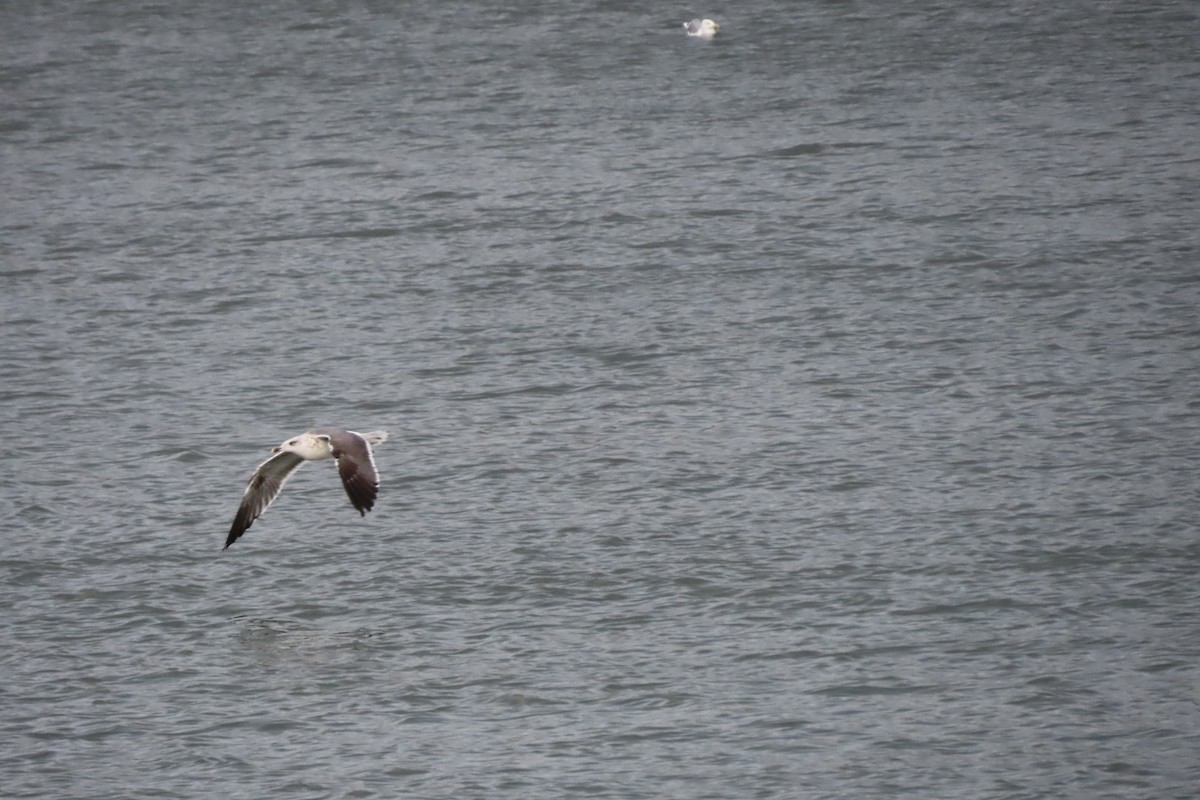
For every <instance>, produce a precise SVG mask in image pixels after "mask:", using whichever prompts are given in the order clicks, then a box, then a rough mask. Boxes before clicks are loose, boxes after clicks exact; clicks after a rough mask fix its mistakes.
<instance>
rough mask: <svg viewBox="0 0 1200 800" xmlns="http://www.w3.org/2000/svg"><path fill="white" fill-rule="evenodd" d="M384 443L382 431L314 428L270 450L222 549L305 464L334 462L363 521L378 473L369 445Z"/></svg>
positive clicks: (372, 502) (375, 489) (371, 503)
mask: <svg viewBox="0 0 1200 800" xmlns="http://www.w3.org/2000/svg"><path fill="white" fill-rule="evenodd" d="M385 439H387V434H386V433H385V432H383V431H372V432H371V433H355V432H354V431H343V430H340V429H338V428H318V429H316V430H311V431H308V432H307V433H302V434H300V435H299V436H296V437H293V438H291V439H288V440H287V441H286V442H284V443H283V444H281V445H279V447H275V448H272V449H271V452H272V453H274V455H272V456H271V457H270V458H268V459H267V460H266V461H264V462H263V463H261V464H259V465H258V469H256V470H254V475H253V477H251V478H250V483H249V485H247V486H246V493H245V494H244V495H242V504H241V505H240V506H238V510H237V515H236V516H235V517H234V518H233V527H232V528H230V529H229V538H227V539H226V540H225V549H228V547H229V545H231V544H233V543H234V542H236V541H237V540H238V538H239V537H241V535H242V534H243V533H245V532H246V529H247V528H249V527H250V526H251V525H252V524H253V523H254V520H256V519H258V518H259V517H260V516H261V515H262V513H263V512H264V511H266V510H267V507H268V506H270V505H271V503H273V502H275V498H276V497H278V496H279V493H280V492H281V491H282V490H283V485H284V484H285V483H287V479H288V478H290V477H292V473H293V472H295V471H296V468H297V467H299V466H300V465H301V464H303V463H304V462H305V461H323V460H325V459H327V458H336V459H337V468H338V474H339V475H341V476H342V486H344V487H346V494H347V495H349V497H350V502H351V504H352V505H353V506H354V508H355V509H356V510H357V511H358V513H359V515H360V516H364V517H365V516H366V515H367V512H368V511H370V510H371V507H372V506H374V505H375V498H376V496H378V494H379V472H378V471H377V470H376V469H375V455H374V453H372V452H371V445H373V444H379V443H380V442H382V441H384V440H385Z"/></svg>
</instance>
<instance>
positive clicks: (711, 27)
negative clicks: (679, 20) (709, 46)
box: [683, 19, 721, 39]
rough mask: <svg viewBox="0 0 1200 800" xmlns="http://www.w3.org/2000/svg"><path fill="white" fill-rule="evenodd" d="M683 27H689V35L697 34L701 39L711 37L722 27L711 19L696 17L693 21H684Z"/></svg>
mask: <svg viewBox="0 0 1200 800" xmlns="http://www.w3.org/2000/svg"><path fill="white" fill-rule="evenodd" d="M683 27H684V28H686V29H687V35H688V36H695V37H697V38H699V39H711V38H712V37H713V35H715V34H716V32H717V31H718V30H719V29H720V28H721V26H720V25H718V24H717V23H715V22H713V21H712V20H711V19H694V20H692V21H691V22H685V23H683Z"/></svg>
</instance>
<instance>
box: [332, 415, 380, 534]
mask: <svg viewBox="0 0 1200 800" xmlns="http://www.w3.org/2000/svg"><path fill="white" fill-rule="evenodd" d="M321 433H323V434H326V435H328V436H329V446H330V447H331V448H332V449H333V457H334V458H336V459H337V466H338V474H339V475H341V476H342V485H343V486H345V487H346V495H347V496H348V497H349V498H350V502H351V503H352V504H353V505H354V508H355V509H356V510H357V511H358V513H359V514H360V515H362V516H364V517H365V516H366V515H367V512H368V511H370V510H371V508H372V507H373V506H374V505H375V498H376V497H378V496H379V471H378V470H377V469H376V468H375V454H374V453H372V452H371V444H379V443H380V442H382V441H383V440H384V439H386V438H387V434H386V433H382V432H377V431H373V432H371V433H355V432H354V431H321Z"/></svg>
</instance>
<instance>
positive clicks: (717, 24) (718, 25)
mask: <svg viewBox="0 0 1200 800" xmlns="http://www.w3.org/2000/svg"><path fill="white" fill-rule="evenodd" d="M713 30H718V31H719V30H721V24H720V23H718V22H714V23H713Z"/></svg>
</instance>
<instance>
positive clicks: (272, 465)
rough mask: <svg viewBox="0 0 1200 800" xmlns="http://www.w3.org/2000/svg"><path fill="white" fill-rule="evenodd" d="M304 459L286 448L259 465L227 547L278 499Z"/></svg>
mask: <svg viewBox="0 0 1200 800" xmlns="http://www.w3.org/2000/svg"><path fill="white" fill-rule="evenodd" d="M303 463H304V459H303V458H301V457H300V456H298V455H296V454H295V453H289V452H287V451H282V452H279V453H276V454H275V455H273V456H271V457H270V458H268V459H267V460H266V461H264V462H263V463H261V464H259V465H258V469H256V470H255V471H254V476H253V477H252V478H250V483H249V484H247V486H246V493H245V494H243V495H242V504H241V505H240V506H238V510H237V514H236V515H235V516H234V518H233V527H231V528H230V529H229V538H228V539H226V540H225V547H226V548H228V547H229V545H231V544H233V543H234V542H236V541H237V540H238V539H239V538H240V537H241V535H242V534H243V533H245V532H246V529H247V528H249V527H250V525H251V524H252V523H253V522H254V520H256V519H258V518H259V517H260V516H262V513H263V512H264V511H266V510H267V506H269V505H271V503H273V502H275V498H276V497H278V496H279V493H280V492H281V491H283V485H284V484H285V483H287V479H288V478H290V477H292V473H293V472H295V471H296V467H298V466H300V465H301V464H303Z"/></svg>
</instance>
